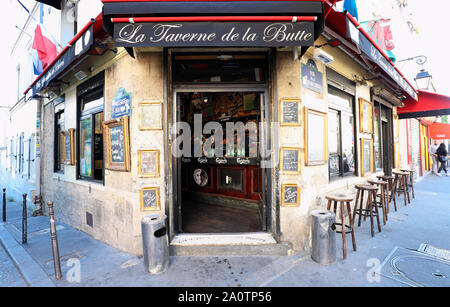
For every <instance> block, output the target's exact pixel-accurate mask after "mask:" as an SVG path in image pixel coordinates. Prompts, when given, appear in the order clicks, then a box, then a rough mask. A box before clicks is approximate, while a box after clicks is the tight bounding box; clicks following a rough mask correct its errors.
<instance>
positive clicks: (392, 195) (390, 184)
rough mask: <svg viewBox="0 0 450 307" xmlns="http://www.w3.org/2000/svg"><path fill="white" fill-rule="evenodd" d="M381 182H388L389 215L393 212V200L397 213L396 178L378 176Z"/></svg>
mask: <svg viewBox="0 0 450 307" xmlns="http://www.w3.org/2000/svg"><path fill="white" fill-rule="evenodd" d="M377 178H378V179H379V180H383V181H387V182H388V185H387V193H386V194H387V196H388V199H387V213H389V212H391V209H390V204H391V200H393V201H394V209H395V211H397V200H396V199H395V193H394V176H377Z"/></svg>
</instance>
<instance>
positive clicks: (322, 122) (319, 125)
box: [305, 108, 328, 166]
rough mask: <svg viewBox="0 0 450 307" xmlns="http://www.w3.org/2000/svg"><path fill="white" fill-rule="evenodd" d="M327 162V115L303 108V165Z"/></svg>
mask: <svg viewBox="0 0 450 307" xmlns="http://www.w3.org/2000/svg"><path fill="white" fill-rule="evenodd" d="M327 163H328V115H327V114H326V113H324V112H319V111H315V110H311V109H309V108H305V165H308V166H311V165H322V164H327Z"/></svg>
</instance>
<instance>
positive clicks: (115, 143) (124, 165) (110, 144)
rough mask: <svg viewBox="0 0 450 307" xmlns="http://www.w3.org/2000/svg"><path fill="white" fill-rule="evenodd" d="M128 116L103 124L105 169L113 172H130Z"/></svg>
mask: <svg viewBox="0 0 450 307" xmlns="http://www.w3.org/2000/svg"><path fill="white" fill-rule="evenodd" d="M128 121H129V118H128V116H123V117H120V118H116V119H113V120H109V121H106V122H104V123H103V129H104V136H105V142H104V152H105V168H106V169H108V170H113V171H130V168H131V166H130V164H131V163H130V132H129V127H128Z"/></svg>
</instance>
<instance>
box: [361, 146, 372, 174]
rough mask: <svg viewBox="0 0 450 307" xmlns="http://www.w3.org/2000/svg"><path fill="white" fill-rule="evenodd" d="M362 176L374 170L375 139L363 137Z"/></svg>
mask: <svg viewBox="0 0 450 307" xmlns="http://www.w3.org/2000/svg"><path fill="white" fill-rule="evenodd" d="M361 165H362V167H361V176H365V175H367V174H368V173H372V172H373V140H368V139H363V138H361Z"/></svg>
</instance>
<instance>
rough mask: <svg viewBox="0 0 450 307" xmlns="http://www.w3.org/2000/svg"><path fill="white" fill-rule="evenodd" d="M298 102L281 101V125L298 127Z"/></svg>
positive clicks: (290, 100)
mask: <svg viewBox="0 0 450 307" xmlns="http://www.w3.org/2000/svg"><path fill="white" fill-rule="evenodd" d="M299 110H300V100H298V99H283V100H282V101H281V110H280V111H281V112H280V114H281V125H282V126H294V125H297V126H298V125H300V116H299Z"/></svg>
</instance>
